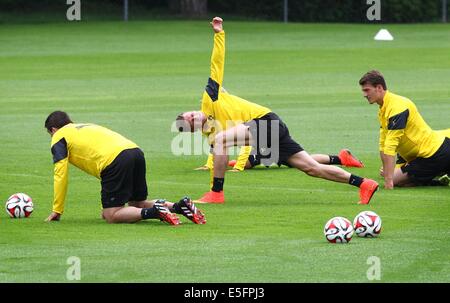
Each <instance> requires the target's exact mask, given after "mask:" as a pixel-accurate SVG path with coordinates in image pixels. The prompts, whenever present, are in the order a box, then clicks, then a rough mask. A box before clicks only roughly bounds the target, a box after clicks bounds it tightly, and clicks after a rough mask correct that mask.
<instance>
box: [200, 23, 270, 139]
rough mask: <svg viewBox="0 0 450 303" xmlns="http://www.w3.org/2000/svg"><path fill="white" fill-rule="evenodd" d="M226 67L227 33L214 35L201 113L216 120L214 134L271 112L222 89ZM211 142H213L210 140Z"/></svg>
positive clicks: (209, 118) (222, 32)
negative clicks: (209, 69)
mask: <svg viewBox="0 0 450 303" xmlns="http://www.w3.org/2000/svg"><path fill="white" fill-rule="evenodd" d="M224 66H225V32H224V31H221V32H220V33H215V34H214V47H213V52H212V55H211V74H210V77H209V79H208V84H207V85H206V89H205V91H204V92H203V96H202V105H201V111H202V112H203V113H204V114H205V115H206V117H207V118H208V120H214V122H215V128H214V130H213V132H212V133H218V132H219V131H222V130H226V129H228V128H231V127H234V126H236V125H238V124H241V123H245V122H248V121H250V120H253V119H257V118H261V117H262V116H264V115H266V114H268V113H270V112H271V110H270V109H269V108H267V107H264V106H261V105H258V104H256V103H252V102H250V101H247V100H245V99H242V98H239V97H237V96H234V95H231V94H229V93H228V92H227V91H225V90H223V89H222V84H223V75H224ZM210 141H211V140H210Z"/></svg>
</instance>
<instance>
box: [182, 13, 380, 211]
mask: <svg viewBox="0 0 450 303" xmlns="http://www.w3.org/2000/svg"><path fill="white" fill-rule="evenodd" d="M222 24H223V20H222V19H221V18H219V17H215V18H214V19H213V20H212V22H211V25H212V27H213V30H214V33H215V34H214V47H213V52H212V56H211V73H210V78H209V79H208V84H207V85H206V89H205V91H204V93H203V97H202V105H201V111H190V112H185V113H183V114H181V115H179V116H178V117H177V122H178V123H177V126H178V129H179V130H180V131H191V132H193V131H196V130H202V131H203V132H204V133H205V132H208V133H210V134H211V135H210V136H209V141H210V143H211V145H212V151H213V154H214V164H213V166H214V179H213V185H212V188H211V191H209V192H207V193H206V194H205V195H204V196H203V197H202V198H200V199H199V200H198V201H200V202H203V203H224V202H225V195H224V192H223V185H224V177H225V171H226V167H227V162H228V155H227V149H228V148H229V147H231V146H250V145H251V146H252V147H253V150H254V152H255V153H256V155H258V156H259V157H260V158H261V163H263V164H264V163H265V162H266V163H280V164H287V165H290V166H292V167H295V168H297V169H299V170H301V171H303V172H305V173H307V174H308V175H310V176H313V177H318V178H323V179H327V180H331V181H335V182H342V183H350V184H352V185H355V186H357V187H359V188H360V201H359V203H361V204H367V203H369V201H370V199H371V198H372V196H373V194H374V193H375V191H376V190H377V189H378V183H377V182H375V181H374V180H371V179H365V178H361V177H358V176H355V175H352V174H350V173H349V172H347V171H345V170H343V169H341V168H339V167H336V166H331V165H323V164H321V163H319V162H318V161H317V160H315V159H314V158H312V157H311V156H310V155H309V154H308V153H307V152H306V151H304V150H303V148H302V147H301V146H300V145H299V144H298V143H297V142H295V141H294V140H293V139H292V138H291V136H290V135H289V130H288V128H287V126H286V124H284V123H283V121H282V120H281V119H280V117H278V116H277V115H276V114H275V113H273V112H272V111H271V110H270V109H269V108H267V107H264V106H261V105H258V104H256V103H252V102H250V101H247V100H244V99H242V98H239V97H237V96H234V95H231V94H229V93H227V92H224V91H222V90H221V87H222V83H223V76H224V64H225V32H224V31H223V25H222ZM207 130H210V131H207ZM347 155H348V156H351V155H350V154H347ZM321 157H324V158H325V159H326V160H325V161H328V162H332V161H330V157H329V156H327V155H321ZM320 162H322V161H320ZM331 164H334V163H331Z"/></svg>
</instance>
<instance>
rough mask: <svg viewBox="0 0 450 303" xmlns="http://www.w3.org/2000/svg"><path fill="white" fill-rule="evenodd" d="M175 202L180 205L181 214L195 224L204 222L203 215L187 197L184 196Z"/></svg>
mask: <svg viewBox="0 0 450 303" xmlns="http://www.w3.org/2000/svg"><path fill="white" fill-rule="evenodd" d="M177 204H178V205H179V206H180V208H181V211H182V212H183V213H182V215H183V216H185V217H186V218H188V219H189V220H191V221H192V222H194V223H195V224H206V218H205V215H204V214H203V213H202V211H201V210H200V209H198V208H197V207H196V206H195V204H194V202H192V200H191V199H190V198H189V197H184V198H183V199H181V200H180V201H179V202H178V203H177Z"/></svg>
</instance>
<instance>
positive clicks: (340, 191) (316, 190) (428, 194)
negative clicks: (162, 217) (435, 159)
mask: <svg viewBox="0 0 450 303" xmlns="http://www.w3.org/2000/svg"><path fill="white" fill-rule="evenodd" d="M152 183H160V184H167V185H180V184H182V185H192V186H197V187H205V186H206V187H207V186H208V184H206V183H202V184H200V183H183V182H174V181H153V182H152ZM343 185H345V184H343ZM226 187H227V188H230V187H231V188H249V186H248V185H226ZM380 187H382V185H381V184H380ZM251 188H252V189H261V190H276V191H280V190H288V191H294V192H321V193H323V192H327V191H328V190H327V189H312V188H311V189H304V188H295V187H280V186H270V187H269V186H268V185H267V186H255V185H252V187H251ZM378 190H380V189H378ZM393 191H394V193H392V191H391V193H389V196H393V197H409V196H417V193H414V192H411V193H406V192H405V190H403V189H402V190H401V191H402V192H401V193H400V192H397V193H395V190H393ZM333 193H338V194H348V191H343V190H333ZM424 194H426V195H427V197H433V198H439V197H442V194H436V195H430V193H428V192H427V193H424ZM375 197H376V196H375Z"/></svg>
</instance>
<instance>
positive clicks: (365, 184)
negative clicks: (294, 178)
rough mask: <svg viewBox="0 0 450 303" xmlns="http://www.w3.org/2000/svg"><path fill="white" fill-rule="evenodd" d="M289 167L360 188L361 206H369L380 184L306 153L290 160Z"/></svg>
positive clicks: (293, 156) (301, 153) (296, 155)
mask: <svg viewBox="0 0 450 303" xmlns="http://www.w3.org/2000/svg"><path fill="white" fill-rule="evenodd" d="M288 163H289V165H291V166H292V167H295V168H297V169H299V170H301V171H303V172H305V173H306V174H308V175H309V176H312V177H317V178H322V179H326V180H330V181H335V182H341V183H349V184H351V185H354V186H357V187H359V188H360V201H359V203H360V204H368V203H369V202H370V199H371V198H372V196H373V194H374V193H375V191H376V190H377V189H378V183H377V182H375V181H374V180H371V179H366V178H362V177H359V176H356V175H353V174H350V173H349V172H347V171H345V170H343V169H342V168H340V167H336V166H331V165H324V164H320V163H318V162H317V161H316V160H314V159H313V158H312V157H311V156H310V155H309V154H308V153H307V152H306V151H301V152H298V153H296V154H294V155H292V156H291V157H289V159H288Z"/></svg>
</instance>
